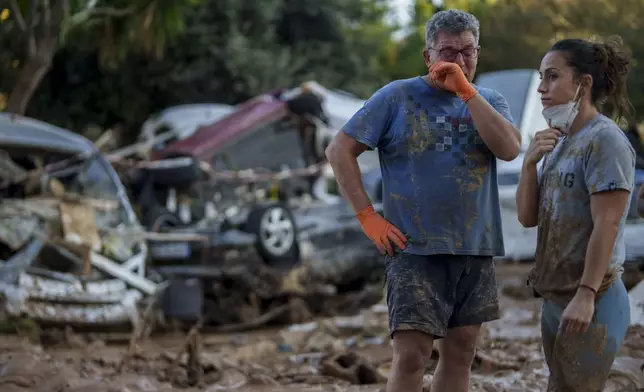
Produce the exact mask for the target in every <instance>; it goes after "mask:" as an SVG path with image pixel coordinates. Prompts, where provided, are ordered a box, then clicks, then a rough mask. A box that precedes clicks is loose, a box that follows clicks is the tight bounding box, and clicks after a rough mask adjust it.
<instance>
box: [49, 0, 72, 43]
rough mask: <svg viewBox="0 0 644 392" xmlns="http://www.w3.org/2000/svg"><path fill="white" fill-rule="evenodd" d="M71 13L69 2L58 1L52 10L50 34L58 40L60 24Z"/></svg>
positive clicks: (67, 0) (64, 0) (66, 0)
mask: <svg viewBox="0 0 644 392" xmlns="http://www.w3.org/2000/svg"><path fill="white" fill-rule="evenodd" d="M68 12H69V0H56V2H55V5H54V6H53V7H52V8H51V25H50V26H49V31H48V34H49V35H50V36H52V37H56V39H58V33H59V30H60V24H61V23H62V22H63V19H65V15H67V13H68Z"/></svg>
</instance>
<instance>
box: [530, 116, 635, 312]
mask: <svg viewBox="0 0 644 392" xmlns="http://www.w3.org/2000/svg"><path fill="white" fill-rule="evenodd" d="M634 181H635V151H634V150H633V147H632V146H631V144H630V142H629V141H628V139H627V138H626V135H624V132H622V130H621V129H619V127H618V126H617V125H616V124H615V123H614V122H613V121H612V120H611V119H609V118H607V117H605V116H603V115H601V114H600V115H597V117H595V118H594V119H593V120H591V121H590V122H589V123H588V124H587V125H586V126H585V127H584V128H582V129H581V130H579V131H578V132H577V133H575V134H574V135H572V136H565V137H562V138H560V139H559V141H558V142H557V145H556V146H555V149H554V150H553V151H552V153H550V154H549V155H547V156H546V158H545V161H544V163H543V165H542V166H541V168H540V171H539V218H538V236H537V250H536V264H535V268H534V270H533V271H532V273H531V274H530V282H531V283H532V285H533V286H534V288H535V290H536V291H537V292H538V293H539V294H540V295H541V296H543V297H544V298H546V299H548V300H551V301H553V302H558V303H567V302H568V301H570V299H572V297H573V296H574V294H575V292H576V290H577V286H578V284H579V280H580V279H581V275H582V273H583V271H584V262H585V259H586V249H587V247H588V242H589V240H590V235H591V233H592V230H593V219H592V215H591V212H590V197H591V195H592V194H594V193H597V192H603V191H611V190H617V189H623V190H626V191H628V192H631V191H632V190H633V186H634V185H633V183H634ZM627 210H628V203H627V204H626V206H625V207H624V212H623V215H622V220H621V223H620V225H619V231H618V234H617V239H616V241H615V247H614V248H613V254H612V259H611V264H610V267H609V269H608V272H607V277H606V279H615V278H616V277H617V276H618V275H620V274H621V266H622V264H623V263H624V259H625V246H624V225H625V222H626V213H627Z"/></svg>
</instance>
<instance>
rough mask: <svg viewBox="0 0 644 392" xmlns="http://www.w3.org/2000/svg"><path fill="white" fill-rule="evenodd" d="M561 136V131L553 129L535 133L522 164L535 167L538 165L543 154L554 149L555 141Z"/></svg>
mask: <svg viewBox="0 0 644 392" xmlns="http://www.w3.org/2000/svg"><path fill="white" fill-rule="evenodd" d="M561 135H562V133H561V131H560V130H558V129H555V128H548V129H544V130H543V131H539V132H537V133H536V134H535V135H534V138H533V139H532V141H531V142H530V145H529V146H528V150H527V151H526V153H525V158H524V160H523V162H524V164H531V165H536V164H537V163H539V161H540V160H541V158H543V156H544V155H545V153H547V152H550V151H552V150H553V149H554V148H555V145H556V144H557V139H558V138H559V137H560V136H561Z"/></svg>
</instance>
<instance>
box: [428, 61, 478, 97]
mask: <svg viewBox="0 0 644 392" xmlns="http://www.w3.org/2000/svg"><path fill="white" fill-rule="evenodd" d="M429 76H430V77H431V78H432V80H435V81H437V82H440V83H441V84H443V86H445V88H446V89H447V90H449V91H451V92H453V93H454V94H456V95H458V97H459V98H460V99H461V100H462V101H463V102H467V101H469V100H470V98H472V97H473V96H475V95H476V94H477V92H476V89H475V88H474V86H472V84H471V83H470V82H469V80H467V78H466V77H465V74H464V73H463V70H462V69H461V67H459V66H458V64H456V63H448V62H446V61H437V62H435V63H434V64H432V66H431V67H429Z"/></svg>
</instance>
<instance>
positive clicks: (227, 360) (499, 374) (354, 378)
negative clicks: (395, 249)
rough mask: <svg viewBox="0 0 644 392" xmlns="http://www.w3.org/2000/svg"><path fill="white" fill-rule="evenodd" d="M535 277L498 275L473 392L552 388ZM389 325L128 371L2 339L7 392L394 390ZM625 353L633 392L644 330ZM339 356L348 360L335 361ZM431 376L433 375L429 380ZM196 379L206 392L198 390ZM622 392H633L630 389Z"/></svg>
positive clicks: (523, 269) (80, 341) (221, 340)
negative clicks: (493, 314)
mask: <svg viewBox="0 0 644 392" xmlns="http://www.w3.org/2000/svg"><path fill="white" fill-rule="evenodd" d="M528 268H529V266H525V265H523V266H516V265H515V266H507V265H506V266H501V267H500V268H499V269H498V275H499V280H500V284H501V286H502V289H501V292H502V293H503V296H502V308H503V317H502V319H501V320H498V321H496V322H494V323H490V324H489V325H487V327H486V328H485V329H484V331H483V333H482V336H481V340H480V344H479V354H478V355H477V357H476V360H475V362H474V364H473V369H474V375H473V377H472V386H471V389H470V390H471V391H485V392H493V391H499V392H502V391H507V392H509V391H517V392H518V391H521V392H530V391H544V390H545V388H546V379H547V374H548V371H547V369H546V367H545V364H544V361H543V355H542V353H541V346H540V344H539V323H538V320H539V303H538V301H536V300H535V299H533V298H530V296H529V292H528V291H527V290H526V289H525V288H524V287H523V285H522V282H525V279H524V277H525V274H526V273H527V271H528ZM386 321H387V315H386V307H385V306H384V304H379V305H376V306H374V307H372V308H371V309H368V310H365V311H364V312H362V313H361V314H359V315H356V316H354V317H344V318H335V319H327V320H317V321H316V322H312V323H308V324H303V325H297V326H289V327H284V328H275V329H271V330H262V331H256V332H252V333H244V334H231V335H207V334H204V335H202V336H201V337H200V339H198V340H195V342H196V345H195V347H196V348H195V350H194V352H197V353H198V355H194V356H193V357H191V358H188V356H184V357H183V358H181V359H180V360H179V363H175V361H176V358H177V357H178V353H180V352H182V347H183V344H184V342H185V340H186V338H185V334H177V335H172V336H163V337H157V338H154V339H150V340H148V341H146V342H143V343H141V344H140V346H139V347H138V348H137V350H135V352H134V355H133V356H132V357H130V358H126V359H127V360H126V361H125V362H123V359H124V353H125V352H126V348H125V347H124V346H123V345H112V344H107V343H106V342H105V341H104V340H101V339H95V340H94V341H92V340H91V339H89V338H88V337H87V336H86V335H83V336H80V335H75V334H72V333H69V332H68V333H67V334H66V335H64V337H63V338H62V339H58V340H55V341H54V343H53V344H52V343H51V342H50V343H47V342H45V348H43V346H42V345H35V344H33V343H29V342H28V341H26V340H21V339H20V338H17V337H16V336H2V337H0V390H1V391H2V392H26V391H39V392H50V391H51V392H54V391H56V392H63V391H64V392H72V391H73V392H108V391H110V392H111V391H114V392H116V391H128V392H166V391H208V392H215V391H249V392H250V391H254V392H260V391H261V392H277V391H293V392H295V391H298V392H307V391H311V392H313V391H347V392H350V391H355V392H358V391H364V392H377V391H381V390H382V389H383V387H384V383H383V382H384V379H385V377H386V375H387V371H388V368H389V366H390V360H391V346H390V342H389V339H388V337H387V322H386ZM350 353H352V354H350ZM622 354H623V355H624V356H626V357H625V359H623V361H622V362H624V363H623V364H621V365H619V367H620V369H622V371H621V373H620V372H617V373H616V375H615V377H614V379H615V381H614V384H617V383H621V384H620V385H625V384H624V383H625V381H623V380H627V379H633V380H635V381H636V382H639V381H637V380H636V379H637V377H638V375H635V376H629V375H628V371H631V372H632V373H635V370H633V369H637V368H638V367H639V365H640V364H641V362H642V360H640V359H639V358H644V331H642V330H641V329H634V330H632V331H631V332H630V333H629V337H628V339H627V341H626V343H625V345H624V347H623V349H622ZM333 355H336V356H339V357H338V358H335V360H334V358H332V357H333ZM329 357H331V358H329ZM629 357H630V358H629ZM347 368H349V369H347ZM356 369H357V370H356ZM629 369H630V370H629ZM637 370H639V369H637ZM431 371H432V367H431V366H430V368H429V369H428V372H427V376H426V378H427V380H428V381H429V380H430V378H431ZM639 373H641V372H639ZM620 374H621V376H622V378H620V377H619V376H620ZM343 379H345V380H343ZM194 380H198V381H199V384H200V385H198V386H190V385H191V382H192V381H194ZM348 380H351V381H348ZM352 382H353V383H359V382H363V383H364V382H374V383H375V384H372V385H352ZM612 390H614V391H619V390H623V391H628V390H630V389H628V387H626V386H621V387H613V389H612ZM633 390H635V389H633Z"/></svg>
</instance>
